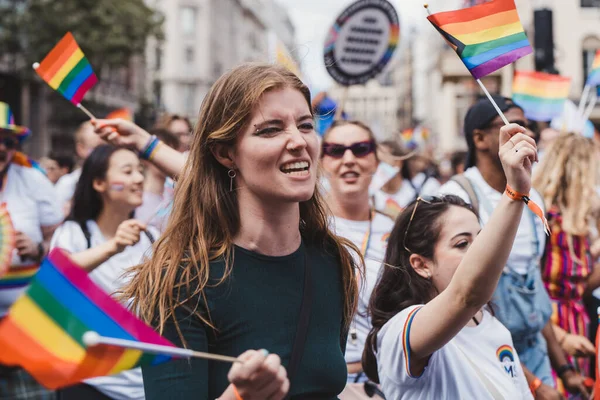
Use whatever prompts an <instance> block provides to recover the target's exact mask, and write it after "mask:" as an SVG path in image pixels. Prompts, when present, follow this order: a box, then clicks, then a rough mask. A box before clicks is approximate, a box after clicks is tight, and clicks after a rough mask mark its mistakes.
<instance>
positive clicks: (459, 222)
mask: <svg viewBox="0 0 600 400" xmlns="http://www.w3.org/2000/svg"><path fill="white" fill-rule="evenodd" d="M524 132H525V129H524V128H522V127H520V126H518V125H515V124H511V125H508V126H505V127H503V128H502V129H501V131H500V140H499V142H500V159H501V161H502V164H503V167H504V171H505V173H506V177H507V182H508V185H507V191H506V192H505V194H504V196H503V198H502V200H501V201H500V203H499V205H498V207H497V208H496V210H495V211H494V213H493V215H492V217H491V218H490V221H489V222H488V224H487V225H486V226H485V228H484V229H483V230H482V231H481V233H480V232H479V231H480V225H479V222H478V219H477V216H476V215H475V213H474V212H473V211H472V209H471V208H470V207H469V206H467V205H466V204H465V203H464V202H463V201H462V200H460V199H459V198H457V197H455V196H448V197H444V198H441V199H435V198H434V199H431V200H424V199H421V198H419V199H417V200H416V201H415V202H414V203H413V204H412V205H409V206H408V207H407V209H406V210H405V211H404V212H402V213H401V214H400V215H399V217H398V219H397V220H396V223H395V226H394V229H393V230H392V233H391V235H390V239H389V245H388V248H387V251H386V257H385V262H386V264H385V266H384V269H383V273H382V276H381V278H380V280H379V282H378V284H377V286H376V287H375V289H374V291H373V294H372V296H371V301H370V305H369V311H370V314H371V318H372V324H373V328H372V330H371V332H370V333H369V336H368V338H367V344H366V347H365V352H364V354H363V367H364V369H365V371H366V373H367V375H368V376H369V377H370V378H371V379H372V380H375V381H378V382H380V383H381V386H382V389H383V392H384V393H385V395H386V397H387V398H388V399H394V400H398V399H494V400H497V399H531V398H532V394H531V391H530V390H529V388H528V387H527V382H526V380H525V376H524V373H523V370H522V368H521V365H520V362H519V357H518V355H517V353H516V351H515V350H514V346H513V342H512V338H511V335H510V333H509V331H508V330H507V329H506V328H505V327H504V326H503V325H502V324H501V323H500V322H499V321H498V320H497V319H496V318H495V317H494V316H493V312H491V311H490V309H489V308H488V307H487V306H486V304H487V303H488V302H489V301H490V299H491V298H492V294H493V293H494V289H495V288H496V285H497V283H498V279H499V277H500V274H501V273H502V269H503V268H504V265H505V263H506V259H507V258H508V255H509V253H510V249H511V247H512V244H513V241H514V238H515V235H516V232H517V228H518V226H519V221H520V219H521V214H522V212H523V208H524V206H525V203H524V201H523V200H522V199H519V198H518V195H515V192H516V193H517V194H528V193H529V190H530V188H531V166H532V164H533V163H534V162H535V161H537V152H536V146H535V142H534V141H533V139H531V138H529V137H528V136H527V135H525V134H524Z"/></svg>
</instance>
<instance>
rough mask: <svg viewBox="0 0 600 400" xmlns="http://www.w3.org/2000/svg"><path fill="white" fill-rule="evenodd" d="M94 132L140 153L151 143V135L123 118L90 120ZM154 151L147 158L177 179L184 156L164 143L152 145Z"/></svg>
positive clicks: (108, 140)
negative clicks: (94, 129) (94, 128)
mask: <svg viewBox="0 0 600 400" xmlns="http://www.w3.org/2000/svg"><path fill="white" fill-rule="evenodd" d="M92 123H93V124H94V126H95V127H96V133H97V134H98V135H99V136H100V137H101V138H102V139H104V140H106V141H107V142H110V143H112V144H113V145H115V146H120V147H128V148H133V149H135V150H137V151H138V153H140V154H142V153H144V151H145V150H147V149H148V147H149V146H150V145H151V144H152V143H151V141H152V139H153V138H152V136H151V135H150V134H149V133H148V132H146V131H145V130H143V129H142V128H140V127H139V126H137V125H136V124H134V123H133V122H130V121H125V120H123V119H99V120H95V121H92ZM154 149H155V151H154V152H153V153H152V156H151V158H150V159H149V161H150V162H152V163H153V164H154V165H156V166H157V167H158V168H159V169H160V170H161V171H162V172H164V173H165V174H166V175H168V176H170V177H171V178H173V179H175V180H176V179H177V176H178V175H179V173H180V172H181V171H182V170H183V165H184V164H185V156H184V155H183V154H181V153H180V152H178V151H177V150H175V149H173V148H171V147H169V146H167V145H166V144H164V143H161V144H160V145H158V146H156V144H155V147H154Z"/></svg>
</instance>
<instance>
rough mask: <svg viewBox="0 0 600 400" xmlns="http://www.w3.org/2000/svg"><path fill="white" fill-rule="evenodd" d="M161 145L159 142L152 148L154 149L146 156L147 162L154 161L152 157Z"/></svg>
mask: <svg viewBox="0 0 600 400" xmlns="http://www.w3.org/2000/svg"><path fill="white" fill-rule="evenodd" d="M162 144H163V142H161V141H160V140H159V141H158V143H157V144H156V146H154V149H153V150H152V152H151V153H150V155H149V156H148V161H152V160H154V156H155V155H156V153H157V152H158V149H159V148H160V146H162Z"/></svg>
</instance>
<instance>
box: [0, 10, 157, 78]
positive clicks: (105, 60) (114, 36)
mask: <svg viewBox="0 0 600 400" xmlns="http://www.w3.org/2000/svg"><path fill="white" fill-rule="evenodd" d="M162 21H163V18H162V16H161V15H160V14H159V13H158V12H156V11H155V10H153V9H151V8H149V7H148V6H147V5H146V4H145V3H144V0H0V54H2V55H3V56H4V57H9V58H11V59H12V65H13V67H14V68H15V69H16V70H18V69H21V67H23V66H25V65H27V66H30V65H31V64H32V63H33V62H35V61H41V59H42V58H43V57H44V56H45V55H46V54H47V53H48V52H49V51H50V49H52V47H53V46H54V45H55V44H56V43H57V42H58V41H59V40H60V38H62V36H63V35H64V34H65V33H67V32H68V31H71V32H72V33H73V35H74V36H75V39H76V40H77V43H79V46H80V47H81V48H82V50H83V52H84V53H85V55H86V57H87V58H88V59H89V61H90V63H91V64H92V66H93V67H94V70H96V71H99V70H100V69H102V67H104V66H111V67H113V66H114V67H118V66H126V65H127V64H128V62H129V60H130V58H131V56H133V55H135V54H141V53H143V51H144V49H145V46H146V39H147V38H148V37H150V36H155V37H157V38H158V39H159V40H161V39H162V29H161V28H162ZM30 71H31V70H30ZM15 72H17V71H15Z"/></svg>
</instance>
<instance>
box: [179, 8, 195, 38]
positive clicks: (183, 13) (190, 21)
mask: <svg viewBox="0 0 600 400" xmlns="http://www.w3.org/2000/svg"><path fill="white" fill-rule="evenodd" d="M179 18H180V21H179V22H180V25H181V30H182V31H183V33H184V34H186V35H193V34H194V33H195V32H196V8H195V7H189V6H185V7H181V9H180V14H179Z"/></svg>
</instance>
